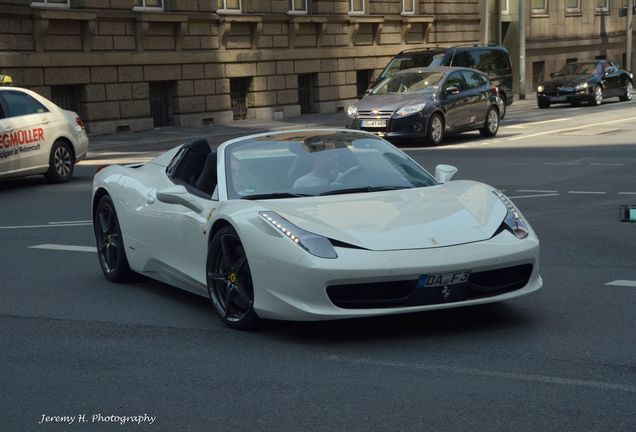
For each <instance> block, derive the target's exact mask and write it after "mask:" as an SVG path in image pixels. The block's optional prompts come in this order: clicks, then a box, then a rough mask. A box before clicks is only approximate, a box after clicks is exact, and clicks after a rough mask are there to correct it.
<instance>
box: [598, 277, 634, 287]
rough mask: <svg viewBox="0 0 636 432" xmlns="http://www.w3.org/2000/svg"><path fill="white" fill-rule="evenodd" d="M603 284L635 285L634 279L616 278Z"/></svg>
mask: <svg viewBox="0 0 636 432" xmlns="http://www.w3.org/2000/svg"><path fill="white" fill-rule="evenodd" d="M605 285H612V286H623V287H636V281H633V280H622V279H618V280H615V281H612V282H608V283H606V284H605Z"/></svg>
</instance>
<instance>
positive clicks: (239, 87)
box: [230, 77, 252, 120]
mask: <svg viewBox="0 0 636 432" xmlns="http://www.w3.org/2000/svg"><path fill="white" fill-rule="evenodd" d="M251 82H252V79H251V78H249V77H245V78H230V100H231V103H232V114H233V118H234V120H245V119H246V118H247V96H248V92H249V89H250V84H251Z"/></svg>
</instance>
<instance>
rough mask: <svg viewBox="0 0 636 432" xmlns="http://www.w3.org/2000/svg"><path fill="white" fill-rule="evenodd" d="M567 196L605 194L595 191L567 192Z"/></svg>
mask: <svg viewBox="0 0 636 432" xmlns="http://www.w3.org/2000/svg"><path fill="white" fill-rule="evenodd" d="M568 193H569V194H589V195H605V194H606V193H607V192H596V191H568Z"/></svg>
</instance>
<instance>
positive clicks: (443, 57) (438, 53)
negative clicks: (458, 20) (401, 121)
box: [373, 45, 513, 118]
mask: <svg viewBox="0 0 636 432" xmlns="http://www.w3.org/2000/svg"><path fill="white" fill-rule="evenodd" d="M434 66H457V67H465V68H472V69H477V70H479V71H481V72H483V73H484V74H486V75H487V76H488V78H489V79H490V81H491V82H492V83H493V84H494V85H495V86H497V87H498V88H499V97H500V98H501V103H500V110H499V111H500V113H501V118H503V117H504V116H505V114H506V107H507V106H508V105H510V104H512V101H513V91H512V86H513V78H512V64H511V62H510V55H509V54H508V50H506V48H504V47H502V46H500V45H466V46H456V47H451V48H413V49H408V50H404V51H402V52H400V53H399V54H397V55H396V56H395V57H393V59H391V61H390V62H389V64H388V65H387V66H386V67H385V68H384V70H383V71H382V73H381V74H380V76H379V77H378V79H377V80H376V82H375V83H374V84H373V85H374V86H375V85H377V84H379V83H380V82H381V81H382V80H383V79H385V78H387V77H390V76H391V75H393V74H394V73H396V72H398V71H401V70H404V69H410V68H417V67H434Z"/></svg>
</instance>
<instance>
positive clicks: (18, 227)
mask: <svg viewBox="0 0 636 432" xmlns="http://www.w3.org/2000/svg"><path fill="white" fill-rule="evenodd" d="M88 225H93V223H92V222H82V223H58V224H47V225H14V226H0V230H3V229H31V228H59V227H69V226H88Z"/></svg>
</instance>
